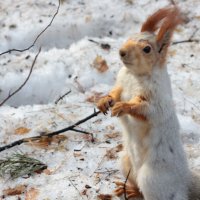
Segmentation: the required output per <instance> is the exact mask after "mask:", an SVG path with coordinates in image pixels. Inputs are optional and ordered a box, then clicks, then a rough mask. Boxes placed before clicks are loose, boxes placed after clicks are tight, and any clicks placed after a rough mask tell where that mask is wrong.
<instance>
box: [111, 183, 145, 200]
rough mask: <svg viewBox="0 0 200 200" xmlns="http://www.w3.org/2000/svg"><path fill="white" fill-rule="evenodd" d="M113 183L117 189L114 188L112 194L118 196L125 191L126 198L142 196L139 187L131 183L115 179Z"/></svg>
mask: <svg viewBox="0 0 200 200" xmlns="http://www.w3.org/2000/svg"><path fill="white" fill-rule="evenodd" d="M115 184H116V186H117V189H116V190H114V194H115V195H116V196H118V197H119V196H121V195H122V194H124V193H125V192H126V195H127V198H128V199H129V198H131V197H142V194H141V192H140V191H139V189H138V188H137V187H135V186H133V185H129V184H126V185H125V183H123V182H119V181H116V182H115ZM125 188H126V189H125Z"/></svg>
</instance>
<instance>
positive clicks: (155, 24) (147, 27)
mask: <svg viewBox="0 0 200 200" xmlns="http://www.w3.org/2000/svg"><path fill="white" fill-rule="evenodd" d="M169 12H170V8H169V7H166V8H162V9H159V10H158V11H156V12H155V13H154V14H152V15H151V16H149V17H148V18H147V20H146V21H145V22H144V23H143V25H142V28H141V32H146V31H147V32H154V31H156V30H157V29H158V28H159V23H160V22H161V20H163V19H164V18H165V17H166V16H167V15H168V14H169Z"/></svg>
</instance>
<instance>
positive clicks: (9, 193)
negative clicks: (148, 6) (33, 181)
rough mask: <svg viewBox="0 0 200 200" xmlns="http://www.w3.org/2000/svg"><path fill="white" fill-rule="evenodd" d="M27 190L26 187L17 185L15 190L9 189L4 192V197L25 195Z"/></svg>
mask: <svg viewBox="0 0 200 200" xmlns="http://www.w3.org/2000/svg"><path fill="white" fill-rule="evenodd" d="M25 190H26V186H25V185H17V186H16V187H14V188H8V189H5V190H3V195H4V196H14V195H19V194H22V193H24V192H25Z"/></svg>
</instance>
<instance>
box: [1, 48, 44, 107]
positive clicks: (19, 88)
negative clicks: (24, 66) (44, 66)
mask: <svg viewBox="0 0 200 200" xmlns="http://www.w3.org/2000/svg"><path fill="white" fill-rule="evenodd" d="M40 52H41V47H40V49H39V51H38V53H37V54H36V56H35V58H34V60H33V63H32V65H31V69H30V71H29V74H28V76H27V77H26V79H25V81H24V82H23V83H22V84H21V85H20V86H19V87H18V88H17V89H16V90H15V91H14V92H11V93H10V92H9V94H8V96H7V97H6V98H5V99H4V100H3V101H2V102H1V103H0V106H2V105H3V104H4V103H5V102H6V101H8V100H9V99H10V98H11V97H12V96H14V95H15V94H16V93H17V92H19V91H20V90H21V89H22V88H23V87H24V86H25V85H26V83H27V81H28V80H29V78H30V76H31V74H32V71H33V67H34V66H35V63H36V60H37V58H38V56H39V54H40Z"/></svg>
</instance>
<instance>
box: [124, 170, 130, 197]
mask: <svg viewBox="0 0 200 200" xmlns="http://www.w3.org/2000/svg"><path fill="white" fill-rule="evenodd" d="M130 173H131V168H130V169H129V172H128V174H127V176H126V180H125V182H124V199H125V200H128V198H127V196H126V183H127V181H128V177H129V175H130Z"/></svg>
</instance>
